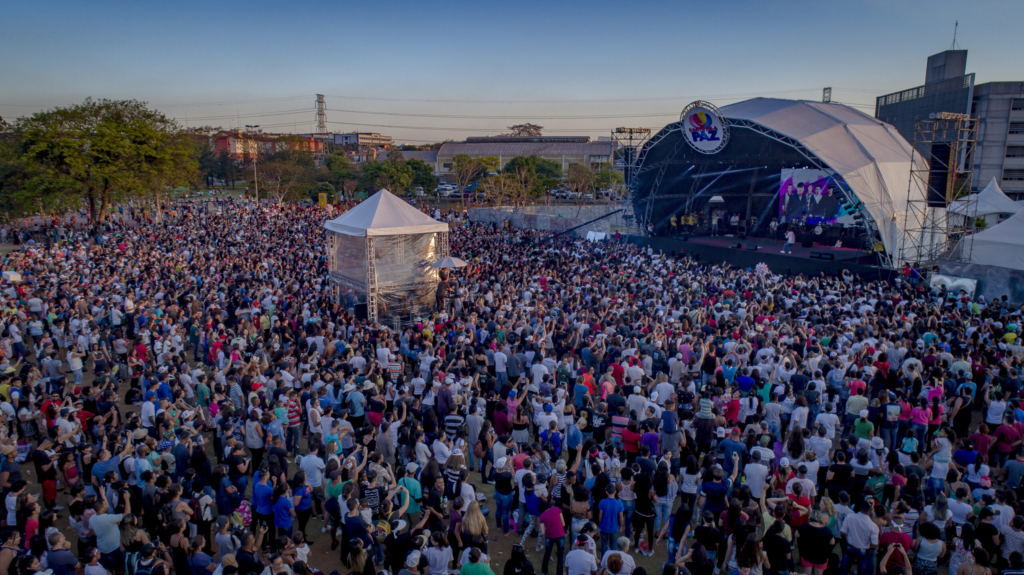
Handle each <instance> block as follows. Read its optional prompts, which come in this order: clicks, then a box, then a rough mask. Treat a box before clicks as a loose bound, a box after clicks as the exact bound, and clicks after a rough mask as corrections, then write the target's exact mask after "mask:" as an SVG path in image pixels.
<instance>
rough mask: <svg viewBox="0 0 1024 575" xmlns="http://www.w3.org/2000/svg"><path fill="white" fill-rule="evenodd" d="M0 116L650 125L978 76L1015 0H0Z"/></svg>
mask: <svg viewBox="0 0 1024 575" xmlns="http://www.w3.org/2000/svg"><path fill="white" fill-rule="evenodd" d="M0 14H2V17H0V22H2V24H0V30H2V32H0V54H3V56H2V57H0V116H2V117H3V118H4V119H8V120H9V119H13V118H16V117H19V116H24V115H30V114H32V113H33V112H36V111H39V110H42V109H46V108H50V107H54V106H61V105H68V104H73V103H77V102H81V101H82V100H84V99H85V98H87V97H92V98H110V99H137V100H143V101H146V102H149V104H150V106H151V107H153V108H156V109H159V110H161V111H163V112H164V113H166V114H167V115H169V116H172V117H174V118H176V119H177V120H178V121H179V122H181V123H182V124H183V125H186V126H189V127H193V126H201V125H209V126H215V127H223V128H234V127H240V126H244V125H246V124H256V125H260V126H261V129H263V130H264V131H268V132H297V133H304V132H306V133H308V132H311V131H313V130H314V129H315V116H314V112H315V110H314V100H315V94H318V93H319V94H324V95H325V96H326V102H327V120H328V125H327V127H328V130H329V131H331V132H351V131H373V132H379V133H382V134H386V135H390V136H392V137H394V138H395V140H396V141H397V142H408V143H412V144H421V143H427V142H437V141H442V140H446V139H461V138H464V137H466V136H483V135H496V134H498V133H501V132H503V131H507V129H506V127H507V126H509V125H512V124H516V123H522V122H533V123H536V124H540V125H542V126H544V133H545V134H549V135H586V136H590V137H591V138H597V137H599V136H607V135H608V133H609V132H610V130H611V129H613V128H615V127H617V126H629V127H649V128H653V129H658V128H660V127H662V126H664V125H665V124H667V123H670V122H672V121H675V120H677V119H678V116H679V112H680V111H681V110H682V108H683V107H685V106H686V105H687V104H688V103H690V102H692V101H694V100H698V99H703V100H707V101H709V102H711V103H712V104H716V105H718V106H722V105H725V104H729V103H732V102H737V101H740V100H745V99H748V98H753V97H776V98H791V99H809V100H820V99H821V91H822V88H823V87H825V86H831V87H832V100H833V101H838V102H843V103H848V104H851V105H854V106H856V107H857V108H858V109H860V110H863V111H865V112H866V113H868V114H873V111H874V100H875V98H876V97H877V96H880V95H883V94H887V93H890V92H895V91H899V90H902V89H905V88H910V87H913V86H917V85H920V84H923V83H924V74H925V62H926V59H927V57H928V56H929V55H930V54H934V53H936V52H940V51H942V50H946V49H949V48H950V46H951V44H952V42H953V30H954V23H955V22H957V21H959V28H958V32H957V36H956V42H957V47H958V48H962V49H967V50H969V54H968V60H967V69H968V72H974V73H976V74H977V76H976V82H977V83H983V82H992V81H1024V58H1022V57H1021V56H1022V55H1024V35H1021V34H1020V33H1019V31H1020V29H1019V26H1020V22H1022V21H1024V2H1022V1H1020V0H991V1H990V0H975V1H973V2H963V1H949V0H930V1H927V2H921V1H917V0H900V1H898V2H893V1H892V0H846V1H834V0H818V1H815V2H811V1H807V2H803V1H793V0H790V1H786V2H782V1H774V0H761V1H757V2H754V1H746V0H722V1H719V2H700V3H697V2H692V1H680V0H675V1H666V0H663V1H644V0H634V1H632V2H624V1H622V0H618V1H616V2H605V1H602V0H593V1H590V2H570V1H560V0H553V1H552V0H549V1H532V0H531V1H520V2H457V1H446V2H413V1H405V0H391V1H382V2H332V1H330V0H326V1H321V2H307V1H305V0H292V1H288V2H269V1H263V0H252V1H249V2H234V1H230V0H225V1H218V2H195V1H191V0H181V1H176V2H111V1H105V0H93V1H91V2H81V1H76V2H69V1H42V2H28V1H17V0H12V1H11V2H7V3H4V4H2V5H0Z"/></svg>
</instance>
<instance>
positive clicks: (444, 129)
mask: <svg viewBox="0 0 1024 575" xmlns="http://www.w3.org/2000/svg"><path fill="white" fill-rule="evenodd" d="M327 123H328V124H341V125H343V126H355V127H358V128H391V129H394V130H430V131H437V132H501V131H505V130H508V127H507V126H500V127H492V128H450V127H441V126H394V125H389V124H353V123H351V122H331V121H328V122H327ZM545 130H548V131H551V132H601V133H604V132H607V131H608V128H607V127H605V128H586V129H585V128H548V127H545Z"/></svg>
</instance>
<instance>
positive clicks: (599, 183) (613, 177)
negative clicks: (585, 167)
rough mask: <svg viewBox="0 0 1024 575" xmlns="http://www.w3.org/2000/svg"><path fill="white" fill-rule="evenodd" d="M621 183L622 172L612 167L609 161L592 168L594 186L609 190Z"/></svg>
mask: <svg viewBox="0 0 1024 575" xmlns="http://www.w3.org/2000/svg"><path fill="white" fill-rule="evenodd" d="M622 183H623V179H622V173H620V172H618V171H617V170H615V169H614V168H612V165H611V163H610V162H605V163H603V164H601V166H600V167H599V168H597V169H596V170H594V186H595V187H596V188H597V189H599V190H610V189H611V188H613V187H615V186H621V185H622Z"/></svg>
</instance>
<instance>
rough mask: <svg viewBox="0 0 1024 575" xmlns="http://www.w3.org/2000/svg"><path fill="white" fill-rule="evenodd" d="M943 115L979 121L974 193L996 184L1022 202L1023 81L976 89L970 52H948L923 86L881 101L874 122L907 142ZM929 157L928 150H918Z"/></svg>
mask: <svg viewBox="0 0 1024 575" xmlns="http://www.w3.org/2000/svg"><path fill="white" fill-rule="evenodd" d="M940 112H955V113H959V114H965V113H966V114H971V115H972V116H973V117H975V118H977V119H978V145H977V148H976V149H975V156H974V181H973V184H972V187H973V189H974V190H980V189H982V188H984V187H985V186H987V185H988V183H989V182H990V181H992V179H993V178H995V180H996V182H997V183H998V184H999V186H1000V187H1001V188H1002V189H1003V191H1005V192H1006V193H1007V195H1009V196H1010V197H1011V198H1013V199H1015V200H1024V81H1015V82H988V83H985V84H977V85H976V84H975V82H974V74H968V73H967V50H946V51H945V52H940V53H938V54H935V55H933V56H930V57H929V58H928V67H927V69H926V70H925V83H924V85H921V86H916V87H914V88H909V89H906V90H900V91H899V92H893V93H892V94H886V95H885V96H880V97H879V98H878V99H877V100H876V101H875V117H876V118H878V119H879V120H882V121H884V122H888V123H890V124H892V125H893V126H894V127H895V128H896V130H897V131H899V133H900V134H901V135H902V136H903V137H904V138H906V139H907V141H908V142H914V132H915V130H916V127H917V123H918V122H919V121H921V120H928V119H930V118H934V117H935V115H936V114H938V113H940ZM919 151H920V152H921V153H922V154H923V155H924V156H925V157H928V155H929V150H926V149H925V150H919Z"/></svg>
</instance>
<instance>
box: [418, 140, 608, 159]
mask: <svg viewBox="0 0 1024 575" xmlns="http://www.w3.org/2000/svg"><path fill="white" fill-rule="evenodd" d="M437 154H438V156H457V155H459V154H467V155H470V156H611V155H612V142H611V141H600V142H590V143H586V144H581V143H564V142H556V143H550V142H505V143H499V142H493V143H492V142H487V143H480V144H477V143H467V142H449V143H446V144H443V145H442V146H441V150H440V151H438V153H437Z"/></svg>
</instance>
